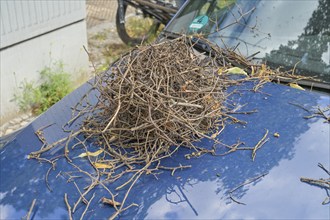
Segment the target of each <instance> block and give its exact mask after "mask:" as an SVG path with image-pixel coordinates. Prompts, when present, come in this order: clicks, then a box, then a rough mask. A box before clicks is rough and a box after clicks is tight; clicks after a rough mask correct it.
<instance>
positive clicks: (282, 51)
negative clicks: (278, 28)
mask: <svg viewBox="0 0 330 220" xmlns="http://www.w3.org/2000/svg"><path fill="white" fill-rule="evenodd" d="M329 42H330V5H329V1H327V0H319V5H318V7H317V9H316V10H315V11H314V12H313V14H312V16H311V18H310V19H309V20H308V23H307V25H306V27H305V28H304V31H303V33H302V34H301V35H300V36H298V38H297V39H296V40H291V41H289V42H288V43H287V44H286V45H285V44H283V45H280V47H279V48H278V49H277V50H272V51H271V52H270V53H269V54H266V57H265V60H266V61H269V62H271V63H275V64H279V65H283V64H286V66H294V65H296V68H297V71H298V72H297V73H298V74H300V75H313V74H315V73H317V76H318V77H319V78H322V79H323V80H324V81H328V82H330V79H329V77H330V58H329V53H330V43H329Z"/></svg>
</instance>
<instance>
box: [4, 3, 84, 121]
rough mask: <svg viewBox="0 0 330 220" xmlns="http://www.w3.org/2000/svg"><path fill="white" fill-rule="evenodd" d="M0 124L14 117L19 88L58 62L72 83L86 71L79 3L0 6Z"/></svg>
mask: <svg viewBox="0 0 330 220" xmlns="http://www.w3.org/2000/svg"><path fill="white" fill-rule="evenodd" d="M0 6H1V8H0V24H1V26H0V29H1V31H0V37H1V38H0V74H1V78H0V79H1V81H0V85H1V99H0V114H1V121H0V125H2V124H4V123H5V122H6V121H8V120H10V119H11V118H13V117H15V116H16V115H17V113H18V110H19V109H18V106H17V105H16V103H14V102H11V101H10V100H12V99H13V97H14V94H15V92H16V91H17V90H18V87H19V86H20V84H21V83H22V82H23V81H24V80H26V81H28V82H31V81H37V80H38V78H39V72H40V71H41V70H42V69H44V68H45V67H48V66H50V65H51V64H52V63H53V62H56V61H61V62H63V64H64V69H65V71H67V72H69V73H71V74H72V79H73V80H74V81H77V79H79V78H80V77H81V75H83V74H86V72H87V71H88V56H87V54H86V52H85V51H84V49H83V46H86V47H87V34H86V21H85V16H86V10H85V1H84V0H56V1H54V0H38V1H34V0H1V1H0Z"/></svg>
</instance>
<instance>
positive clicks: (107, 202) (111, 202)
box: [101, 197, 121, 206]
mask: <svg viewBox="0 0 330 220" xmlns="http://www.w3.org/2000/svg"><path fill="white" fill-rule="evenodd" d="M101 202H102V203H105V204H108V205H111V206H120V205H121V203H120V202H116V201H114V200H112V199H107V198H105V197H103V198H102V199H101Z"/></svg>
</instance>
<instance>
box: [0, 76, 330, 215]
mask: <svg viewBox="0 0 330 220" xmlns="http://www.w3.org/2000/svg"><path fill="white" fill-rule="evenodd" d="M253 86H254V82H247V83H244V84H242V85H240V86H234V87H231V88H230V90H231V91H233V90H236V92H237V93H236V94H235V95H233V96H232V97H231V101H230V103H231V104H235V106H236V109H237V112H236V113H238V112H246V111H254V110H256V113H253V114H235V117H237V118H238V119H239V120H241V121H245V122H246V124H239V123H236V124H235V123H232V124H229V125H227V126H226V128H225V130H224V131H223V132H222V133H221V134H220V135H219V136H218V137H217V139H218V140H220V141H222V142H223V143H226V144H228V145H232V144H235V143H236V142H237V141H242V142H244V143H245V146H249V147H253V146H255V145H256V144H257V143H258V141H260V139H261V138H262V137H263V136H264V134H265V132H266V131H268V136H267V137H268V138H269V140H268V141H267V142H266V143H265V144H264V145H263V146H262V147H261V148H260V149H259V150H258V151H257V152H256V155H255V158H254V161H253V160H252V152H251V151H250V150H241V151H236V152H233V153H231V154H228V155H226V156H212V155H210V154H205V155H202V156H201V157H199V158H191V159H186V157H185V155H186V154H189V153H191V151H189V150H188V149H185V148H180V150H179V151H178V152H177V153H176V154H175V155H173V156H172V157H170V158H167V159H165V160H164V161H162V163H163V164H164V166H178V165H183V166H184V165H191V168H189V169H183V170H177V171H176V172H175V173H174V174H173V176H172V175H171V172H170V171H163V172H161V173H159V174H158V175H157V176H156V177H157V178H156V177H155V176H154V175H144V176H142V177H141V178H140V180H139V181H138V182H137V184H136V185H135V187H133V189H132V192H131V196H130V197H129V198H128V202H127V204H130V203H136V204H138V207H132V208H130V209H128V210H127V211H125V212H124V213H122V214H121V216H120V217H122V218H127V219H131V218H135V219H142V218H150V219H196V218H197V219H198V218H200V219H206V218H223V219H240V218H256V219H289V218H291V219H302V218H304V219H316V218H322V219H325V218H327V219H328V218H329V217H330V216H329V206H328V205H322V204H321V203H322V201H323V200H324V198H325V197H326V196H327V194H326V192H325V191H324V189H321V188H319V187H315V186H312V185H309V184H306V183H303V182H301V181H300V178H301V177H310V178H315V179H319V178H328V176H327V174H326V173H325V172H324V171H323V170H322V169H320V168H319V167H317V165H318V163H322V164H323V165H324V166H325V167H329V165H330V161H329V160H330V159H329V146H330V140H329V133H330V131H329V129H330V128H329V124H327V123H324V119H323V118H318V117H316V118H311V119H306V118H304V117H305V116H308V115H310V113H308V112H307V111H306V109H313V108H314V107H315V106H323V107H324V106H326V105H329V103H330V98H329V96H328V95H325V94H319V93H316V92H310V91H302V90H297V89H294V88H290V87H287V86H283V85H279V84H275V83H266V84H264V86H263V87H262V88H261V90H259V92H251V91H250V90H251V89H252V88H253ZM89 87H90V85H89V84H85V85H83V86H82V87H80V88H78V89H77V90H75V91H74V92H73V93H71V94H70V95H68V96H67V97H65V98H64V99H62V100H61V101H60V102H58V103H57V104H55V105H54V106H53V107H52V108H50V109H49V110H48V111H47V112H45V113H44V114H43V115H41V116H40V117H38V118H37V119H36V120H35V121H33V122H32V123H31V124H30V125H29V126H28V127H26V128H24V129H23V130H22V131H21V132H20V133H18V134H17V135H16V136H15V137H13V138H12V139H11V140H10V141H9V142H8V143H7V144H6V145H5V146H4V147H3V148H2V149H1V152H0V155H1V161H0V163H1V183H0V186H1V187H0V199H1V200H0V207H1V219H7V218H21V217H22V216H24V215H26V213H27V212H28V211H29V208H30V207H31V203H32V201H33V200H34V199H36V203H35V207H34V209H33V217H34V218H35V219H38V218H43V219H46V218H49V219H50V218H52V219H59V218H68V214H67V213H68V212H67V206H66V204H65V202H64V195H65V194H67V196H68V202H69V203H70V204H71V205H72V206H73V204H74V203H75V202H76V201H77V200H78V198H79V197H80V194H79V192H78V190H77V188H76V186H75V184H76V185H77V186H78V187H79V188H81V189H82V188H83V187H86V186H87V185H89V184H90V183H91V180H90V178H88V177H87V176H86V175H84V174H82V173H75V175H79V176H80V178H77V179H75V181H74V182H73V181H68V176H67V173H70V172H73V171H77V170H75V169H74V168H73V167H72V166H69V165H68V162H67V161H66V160H65V158H62V159H59V160H58V161H57V163H56V167H55V170H53V169H52V167H51V165H50V164H49V163H40V162H38V161H36V160H29V159H28V154H29V153H31V152H32V151H35V150H38V149H40V147H41V145H42V143H41V142H40V141H39V139H38V138H37V136H36V135H35V132H36V131H37V130H38V129H40V128H41V127H44V126H47V125H51V126H49V127H47V128H45V129H44V135H45V138H46V140H47V141H48V142H49V143H51V142H54V141H56V140H58V139H59V138H61V137H64V136H65V135H67V133H65V132H64V131H63V130H62V125H63V124H65V123H66V122H67V121H68V120H69V119H70V118H71V110H70V107H72V106H73V105H74V104H75V103H77V102H78V101H79V100H80V98H81V97H82V96H83V94H85V92H86V91H87V90H88V89H89ZM299 105H301V106H303V108H302V107H299ZM74 126H77V127H78V126H79V121H77V122H76V125H74ZM275 133H277V134H278V135H279V136H278V135H275V136H276V137H275V136H274V134H275ZM196 145H197V146H201V147H205V148H211V147H213V145H214V143H213V142H212V141H210V140H206V139H203V140H202V141H201V142H198V143H196ZM90 147H91V148H93V147H94V146H93V145H90ZM218 150H219V152H222V153H224V152H226V149H224V148H223V147H219V149H218ZM62 151H63V149H59V150H57V151H54V152H52V153H53V156H56V155H60V154H62V153H63V152H62ZM81 152H83V151H82V149H81V151H79V150H77V151H70V156H71V158H73V162H74V163H75V164H76V165H78V166H79V167H81V169H84V170H86V171H88V172H90V173H92V174H93V172H94V171H93V169H91V167H90V166H89V165H88V161H87V160H86V158H79V157H77V155H79V154H80V153H81ZM46 176H47V182H48V184H49V185H48V186H47V184H46V181H45V178H46ZM124 181H125V180H120V181H119V183H117V184H108V185H107V186H109V188H110V189H112V190H114V188H115V187H116V186H117V185H118V184H120V183H123V182H124ZM93 193H94V194H95V198H94V199H93V201H92V202H91V204H90V207H89V209H88V211H87V212H86V213H85V217H86V218H89V219H97V218H107V217H109V216H111V214H112V213H113V212H114V208H112V207H111V206H109V205H106V204H102V203H101V202H100V200H101V198H102V197H109V193H108V192H107V191H106V190H105V189H104V188H102V187H97V188H95V189H94V190H93V191H92V192H91V193H89V194H88V195H87V196H86V199H90V198H91V197H92V195H93ZM119 200H120V199H119ZM243 203H244V204H243ZM85 208H86V205H85V204H83V203H81V204H79V205H78V206H77V210H76V212H75V213H74V214H73V216H74V218H77V217H80V216H81V215H82V213H83V212H84V210H85Z"/></svg>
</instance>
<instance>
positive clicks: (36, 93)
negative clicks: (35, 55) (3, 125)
mask: <svg viewBox="0 0 330 220" xmlns="http://www.w3.org/2000/svg"><path fill="white" fill-rule="evenodd" d="M72 88H73V87H72V82H71V81H70V75H69V74H68V73H66V72H65V71H64V70H63V64H62V63H56V64H54V67H52V68H50V67H46V68H44V69H43V70H42V71H40V81H39V82H38V83H36V82H33V81H32V82H27V81H24V82H23V83H22V84H21V86H20V87H19V91H18V92H17V93H16V94H15V95H14V99H13V101H15V102H16V103H17V104H18V105H19V108H20V110H21V111H27V110H32V113H33V114H35V115H39V114H41V113H42V112H44V111H46V110H47V109H48V108H49V107H51V106H52V105H54V104H55V103H56V102H58V101H59V100H61V99H62V98H63V97H64V96H66V95H67V94H68V93H70V92H71V91H72Z"/></svg>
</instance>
